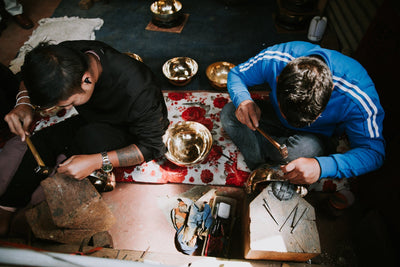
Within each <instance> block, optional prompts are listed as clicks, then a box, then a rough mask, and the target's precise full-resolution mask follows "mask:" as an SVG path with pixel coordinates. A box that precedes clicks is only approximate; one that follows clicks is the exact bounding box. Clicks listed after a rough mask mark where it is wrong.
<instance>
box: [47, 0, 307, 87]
mask: <svg viewBox="0 0 400 267" xmlns="http://www.w3.org/2000/svg"><path fill="white" fill-rule="evenodd" d="M153 2H154V1H148V0H137V1H128V0H111V1H109V3H108V4H105V3H104V2H103V1H100V2H96V3H95V4H94V5H93V6H92V7H91V8H90V9H89V10H81V9H79V6H78V1H69V0H63V1H61V3H60V5H59V6H58V7H57V8H56V10H55V12H54V14H53V17H63V16H68V17H72V16H78V17H82V18H101V19H103V20H104V25H103V26H102V28H101V29H100V30H99V31H96V32H95V34H96V40H100V41H104V42H106V43H108V44H110V45H111V46H113V47H115V48H116V49H118V50H120V51H122V52H128V51H129V52H133V53H136V54H138V55H139V56H140V57H142V59H143V61H144V62H145V63H146V64H147V65H148V66H149V67H150V68H151V69H152V70H153V72H154V73H155V74H156V76H157V78H158V79H159V82H160V84H161V85H162V89H164V90H177V89H179V90H180V89H187V90H213V88H212V87H211V85H210V84H209V83H208V80H207V77H206V75H205V70H206V68H207V66H208V65H210V64H211V63H213V62H216V61H229V62H232V63H234V64H236V65H237V64H239V63H241V62H244V61H246V60H247V59H248V58H250V57H252V56H253V55H255V54H256V53H258V52H259V51H261V50H262V49H264V48H266V47H268V46H271V45H273V44H276V43H281V42H286V41H293V40H306V39H307V36H306V34H305V33H304V34H294V33H290V34H288V33H283V34H280V33H278V32H277V30H276V28H275V25H274V22H273V12H274V11H275V9H276V1H275V0H252V1H244V0H243V1H242V0H240V1H239V0H236V1H222V0H202V1H192V0H180V2H181V3H182V6H183V10H182V11H183V13H185V14H189V19H188V21H187V23H186V25H185V26H184V28H183V30H182V32H181V33H166V32H156V31H149V30H145V28H146V26H147V25H148V24H149V22H150V21H151V18H152V13H151V11H150V5H151V4H152V3H153ZM236 2H239V4H235V5H232V4H230V3H236ZM227 3H228V4H227ZM177 56H187V57H191V58H193V59H194V60H196V61H197V63H198V64H199V71H198V73H197V75H196V76H195V77H194V79H193V80H192V81H191V82H190V83H189V84H188V85H186V86H184V87H176V86H173V85H171V84H169V83H168V81H167V80H166V78H165V77H164V76H163V74H162V65H163V64H164V62H165V61H167V60H168V59H170V58H173V57H177Z"/></svg>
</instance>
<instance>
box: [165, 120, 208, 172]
mask: <svg viewBox="0 0 400 267" xmlns="http://www.w3.org/2000/svg"><path fill="white" fill-rule="evenodd" d="M163 141H164V144H165V146H166V147H167V149H168V151H167V153H165V157H166V158H167V159H168V160H169V161H171V162H173V163H175V164H176V165H178V166H182V167H188V166H194V165H197V164H200V163H201V162H202V161H203V160H204V159H205V158H206V157H207V155H208V153H209V152H210V150H211V147H212V143H213V139H212V135H211V133H210V131H209V130H208V129H207V127H205V126H204V125H203V124H201V123H198V122H194V121H182V122H178V123H176V124H174V125H170V127H169V128H168V130H167V132H166V133H165V135H164V136H163Z"/></svg>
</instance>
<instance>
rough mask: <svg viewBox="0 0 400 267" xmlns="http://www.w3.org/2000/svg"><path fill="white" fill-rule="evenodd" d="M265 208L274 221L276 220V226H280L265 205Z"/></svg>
mask: <svg viewBox="0 0 400 267" xmlns="http://www.w3.org/2000/svg"><path fill="white" fill-rule="evenodd" d="M263 206H264V208H265V209H266V210H267V212H268V214H269V215H270V216H271V218H272V220H274V222H275V223H276V225H279V223H278V222H277V221H276V220H275V218H274V216H273V215H272V213H271V211H270V210H269V209H268V208H267V205H265V204H263Z"/></svg>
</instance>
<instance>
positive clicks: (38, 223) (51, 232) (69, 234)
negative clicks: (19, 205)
mask: <svg viewBox="0 0 400 267" xmlns="http://www.w3.org/2000/svg"><path fill="white" fill-rule="evenodd" d="M25 215H26V218H27V220H28V223H29V225H30V227H31V229H32V232H33V234H34V235H35V237H37V238H40V239H45V240H52V241H56V242H60V243H65V244H72V243H80V242H82V240H83V239H85V238H88V237H91V236H92V235H93V234H95V233H96V231H95V230H93V229H66V228H59V227H58V226H56V225H55V224H54V222H53V220H52V218H51V214H50V209H49V206H48V205H47V202H46V201H43V202H41V203H40V204H39V205H37V206H35V207H33V208H31V209H28V210H27V211H26V212H25Z"/></svg>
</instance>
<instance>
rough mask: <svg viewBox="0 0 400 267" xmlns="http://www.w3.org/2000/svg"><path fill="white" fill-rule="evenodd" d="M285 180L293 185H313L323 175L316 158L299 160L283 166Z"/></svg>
mask: <svg viewBox="0 0 400 267" xmlns="http://www.w3.org/2000/svg"><path fill="white" fill-rule="evenodd" d="M281 170H282V171H283V173H284V176H283V177H284V178H285V179H287V180H288V181H289V182H290V183H292V184H313V183H315V182H316V181H318V179H319V176H320V175H321V168H320V166H319V163H318V161H317V160H316V159H314V158H298V159H295V160H293V161H291V162H289V163H288V164H286V165H283V166H281Z"/></svg>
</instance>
